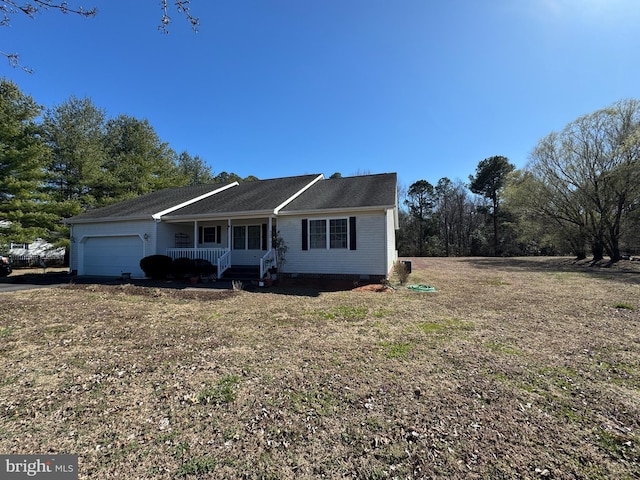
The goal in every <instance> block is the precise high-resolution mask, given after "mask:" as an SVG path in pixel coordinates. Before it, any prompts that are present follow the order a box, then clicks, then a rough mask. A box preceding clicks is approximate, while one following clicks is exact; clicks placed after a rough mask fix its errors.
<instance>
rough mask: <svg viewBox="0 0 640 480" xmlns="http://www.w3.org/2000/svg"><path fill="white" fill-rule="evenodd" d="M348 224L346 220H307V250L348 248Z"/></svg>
mask: <svg viewBox="0 0 640 480" xmlns="http://www.w3.org/2000/svg"><path fill="white" fill-rule="evenodd" d="M348 246H349V222H348V221H347V219H346V218H332V219H321V220H309V248H312V249H331V248H348Z"/></svg>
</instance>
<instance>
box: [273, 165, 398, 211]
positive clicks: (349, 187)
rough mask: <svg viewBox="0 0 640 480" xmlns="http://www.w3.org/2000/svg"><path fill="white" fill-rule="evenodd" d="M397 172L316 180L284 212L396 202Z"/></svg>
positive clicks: (384, 205) (363, 206) (364, 206)
mask: <svg viewBox="0 0 640 480" xmlns="http://www.w3.org/2000/svg"><path fill="white" fill-rule="evenodd" d="M396 186H397V176H396V174H395V173H382V174H378V175H363V176H357V177H342V178H329V179H326V180H323V181H321V182H317V183H315V184H314V185H313V186H312V187H311V188H310V189H309V190H307V191H306V192H305V193H304V195H301V196H300V197H298V198H296V199H295V200H293V201H292V202H291V203H290V204H288V205H287V206H286V207H284V208H283V209H282V211H281V212H282V213H293V212H308V211H312V210H334V209H349V208H355V209H358V208H369V207H393V206H395V205H396V201H397V200H396Z"/></svg>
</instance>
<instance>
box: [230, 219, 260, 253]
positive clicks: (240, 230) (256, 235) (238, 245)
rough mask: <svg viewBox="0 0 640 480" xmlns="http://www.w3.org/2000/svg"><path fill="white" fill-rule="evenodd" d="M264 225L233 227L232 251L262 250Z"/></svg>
mask: <svg viewBox="0 0 640 480" xmlns="http://www.w3.org/2000/svg"><path fill="white" fill-rule="evenodd" d="M265 235H266V225H237V226H235V227H233V249H234V250H261V249H262V250H264V249H265V248H266V238H265Z"/></svg>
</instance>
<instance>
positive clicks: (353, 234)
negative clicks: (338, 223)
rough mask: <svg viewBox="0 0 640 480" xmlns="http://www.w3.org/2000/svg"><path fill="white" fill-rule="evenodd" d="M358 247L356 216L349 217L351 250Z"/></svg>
mask: <svg viewBox="0 0 640 480" xmlns="http://www.w3.org/2000/svg"><path fill="white" fill-rule="evenodd" d="M355 249H356V217H349V250H355Z"/></svg>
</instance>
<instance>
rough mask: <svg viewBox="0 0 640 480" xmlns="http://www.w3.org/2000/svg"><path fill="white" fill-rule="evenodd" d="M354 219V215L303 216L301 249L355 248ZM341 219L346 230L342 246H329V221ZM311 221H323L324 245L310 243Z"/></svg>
mask: <svg viewBox="0 0 640 480" xmlns="http://www.w3.org/2000/svg"><path fill="white" fill-rule="evenodd" d="M355 219H356V217H348V216H347V217H343V216H336V217H322V218H308V219H307V218H305V219H303V220H302V228H303V231H304V232H305V233H306V235H305V234H303V238H302V250H355ZM336 220H341V221H343V222H344V224H345V227H346V230H345V232H344V234H343V235H344V242H343V243H344V246H340V247H332V246H331V222H332V221H334V222H335V221H336ZM313 222H324V228H325V233H324V246H323V247H316V246H313V245H312V243H313V242H312V234H311V224H312V223H313Z"/></svg>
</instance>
